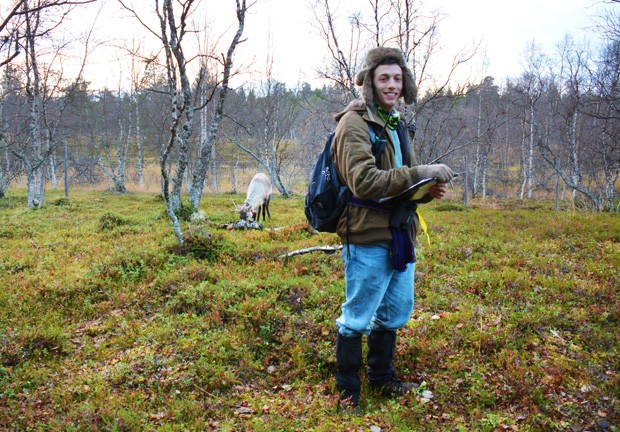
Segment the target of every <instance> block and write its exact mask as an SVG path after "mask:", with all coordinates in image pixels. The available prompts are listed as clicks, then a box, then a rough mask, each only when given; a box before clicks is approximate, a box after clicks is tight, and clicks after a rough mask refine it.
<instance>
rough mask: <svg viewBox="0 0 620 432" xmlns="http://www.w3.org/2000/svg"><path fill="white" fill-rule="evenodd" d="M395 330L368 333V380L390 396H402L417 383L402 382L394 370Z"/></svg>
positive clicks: (372, 385)
mask: <svg viewBox="0 0 620 432" xmlns="http://www.w3.org/2000/svg"><path fill="white" fill-rule="evenodd" d="M395 346H396V332H395V331H389V330H388V331H374V330H373V331H371V332H370V334H369V335H368V359H367V362H368V370H367V373H368V382H369V384H370V386H371V387H372V388H375V389H378V390H379V391H380V392H381V393H382V394H383V395H385V396H388V397H393V396H401V395H404V394H407V393H409V392H410V391H411V389H413V388H414V387H416V386H415V384H413V383H407V382H402V381H401V380H399V379H398V378H397V377H396V371H395V370H394V365H393V362H394V348H395Z"/></svg>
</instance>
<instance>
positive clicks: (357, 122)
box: [332, 100, 426, 244]
mask: <svg viewBox="0 0 620 432" xmlns="http://www.w3.org/2000/svg"><path fill="white" fill-rule="evenodd" d="M360 113H363V115H360ZM335 118H336V121H337V122H338V125H337V126H336V135H335V137H334V142H333V145H332V155H333V158H334V164H335V165H336V169H337V171H338V175H339V176H340V179H341V181H342V182H343V183H344V184H346V185H347V186H348V187H349V189H350V190H351V192H352V193H353V195H354V196H355V197H358V198H361V199H365V200H375V199H378V198H384V197H389V196H395V195H398V194H399V193H401V192H402V191H403V190H405V189H406V188H407V187H409V186H410V185H412V184H414V183H416V182H417V181H419V180H421V179H422V177H421V176H420V173H419V172H418V170H417V169H416V167H409V166H402V167H400V168H395V155H394V145H393V143H392V141H391V137H390V135H389V134H388V133H386V135H387V136H388V138H389V139H388V144H387V146H386V148H385V152H384V153H383V155H382V157H381V160H380V163H379V166H377V165H376V164H375V158H374V156H373V154H372V150H371V145H370V133H369V131H368V124H367V122H368V123H376V125H377V127H376V128H375V130H381V128H382V127H383V126H384V124H385V123H384V121H383V120H382V119H381V117H379V115H378V114H377V113H376V110H375V109H374V108H371V107H368V106H367V105H366V104H365V103H364V102H363V101H361V100H356V101H353V102H351V103H350V104H349V106H347V108H345V110H344V111H343V112H341V113H339V114H337V115H336V117H335ZM425 201H426V200H425ZM389 221H390V213H389V212H387V211H383V210H377V209H372V208H365V207H359V206H355V205H350V206H349V210H348V212H347V210H345V212H344V213H343V215H342V217H341V218H340V221H339V222H338V230H337V232H338V235H339V236H340V239H341V241H342V242H343V243H346V242H347V238H348V241H349V242H350V243H354V244H369V243H375V242H381V241H390V240H391V239H392V235H391V233H390V228H389V227H390V225H389ZM415 224H416V227H414V228H417V225H418V224H419V221H418V220H417V217H416V221H415ZM417 231H418V230H417V229H415V231H414V233H415V232H417ZM414 237H415V235H414Z"/></svg>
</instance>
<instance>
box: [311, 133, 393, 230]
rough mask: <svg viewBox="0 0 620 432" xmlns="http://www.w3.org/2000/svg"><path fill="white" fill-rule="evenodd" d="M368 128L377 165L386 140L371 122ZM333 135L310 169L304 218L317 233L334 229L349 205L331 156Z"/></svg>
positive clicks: (349, 195) (347, 191) (344, 187)
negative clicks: (377, 132)
mask: <svg viewBox="0 0 620 432" xmlns="http://www.w3.org/2000/svg"><path fill="white" fill-rule="evenodd" d="M368 130H369V131H370V142H371V143H372V154H373V155H374V156H375V160H376V162H377V164H378V163H379V161H380V159H381V155H382V154H383V151H384V150H385V146H386V143H387V140H386V139H385V138H379V137H378V136H377V135H376V134H375V131H374V130H373V128H372V126H371V125H370V124H369V125H368ZM334 135H335V132H331V133H330V134H329V136H328V137H327V141H326V142H325V147H324V148H323V150H322V151H321V153H320V154H319V157H318V159H317V161H316V162H315V164H314V167H313V168H312V174H311V175H310V181H309V183H308V193H307V194H306V202H305V205H304V212H305V214H306V219H308V222H309V223H310V225H311V226H312V228H314V229H315V230H317V231H318V232H329V233H335V232H336V228H337V226H338V221H339V220H340V216H341V215H342V213H343V212H344V209H345V208H346V207H347V205H348V204H349V199H350V197H351V193H350V191H349V188H348V187H347V186H345V185H343V184H342V183H341V182H340V178H338V173H337V172H336V166H335V165H334V160H333V158H332V143H333V141H334ZM382 135H383V134H382Z"/></svg>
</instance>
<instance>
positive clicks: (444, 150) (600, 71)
mask: <svg viewBox="0 0 620 432" xmlns="http://www.w3.org/2000/svg"><path fill="white" fill-rule="evenodd" d="M112 3H113V4H114V5H115V6H116V7H117V8H120V10H121V11H122V12H123V13H124V17H125V19H124V20H123V21H119V23H123V25H125V24H126V23H128V22H130V23H133V25H135V26H136V27H137V28H140V29H142V31H143V32H144V34H146V35H147V36H148V37H150V39H149V41H150V42H149V43H146V42H145V39H141V40H135V39H134V40H133V41H132V43H131V46H127V45H128V44H126V46H121V47H116V52H117V56H118V57H117V59H122V62H121V61H120V60H119V61H118V62H117V63H116V65H117V67H118V68H120V74H119V76H123V77H124V78H123V79H121V78H119V81H118V86H117V88H93V87H92V84H91V82H90V81H89V77H88V76H87V75H86V73H85V71H88V70H91V71H92V68H91V69H89V64H90V63H89V62H91V61H93V59H95V58H97V55H96V54H97V52H98V51H97V50H98V49H101V47H102V46H103V45H104V41H102V40H98V39H97V36H96V34H95V32H94V29H95V25H94V24H93V27H91V28H90V32H87V33H86V34H83V35H81V36H80V38H78V39H75V36H76V35H74V34H72V33H71V31H70V23H71V20H70V18H71V17H72V14H76V13H77V12H78V11H80V10H81V9H79V8H93V9H92V10H96V11H98V12H99V13H102V11H103V10H104V7H110V5H111V4H112ZM205 4H207V5H208V2H198V1H188V2H172V1H170V2H169V1H163V2H162V3H161V4H159V6H158V7H159V9H157V7H156V6H155V4H154V5H153V7H152V8H148V7H145V4H144V3H140V2H135V4H134V3H132V2H126V1H118V2H107V1H88V0H86V1H67V0H40V1H30V2H26V1H15V2H12V3H11V4H5V5H4V6H3V10H2V13H3V15H2V19H3V22H2V27H0V31H1V32H2V34H3V42H2V45H1V48H2V54H3V60H2V72H3V73H2V98H1V99H0V143H1V144H0V150H1V151H0V155H1V157H2V163H1V164H0V196H2V195H4V193H5V192H6V190H7V189H8V188H9V187H11V186H12V187H17V188H26V190H27V193H28V197H29V200H28V204H29V207H30V208H33V207H40V206H41V205H43V202H44V197H45V188H46V187H50V186H51V187H53V188H56V187H58V185H59V183H60V182H62V180H63V179H64V181H65V189H66V193H67V194H68V188H69V187H70V185H73V186H79V187H82V188H83V187H87V188H101V187H102V185H104V187H107V188H109V189H110V190H114V191H116V192H121V193H122V192H125V191H127V190H145V191H157V190H161V191H162V193H163V195H164V197H165V198H166V200H165V202H166V205H167V208H169V210H170V212H169V213H170V216H171V219H172V223H173V226H174V227H175V232H177V235H178V237H179V239H182V234H181V232H180V229H179V225H178V221H175V217H174V212H175V211H178V209H179V208H180V206H181V204H182V203H181V194H182V193H185V192H188V194H189V200H190V203H191V205H192V206H193V207H194V208H198V207H199V204H200V199H201V196H202V193H203V192H223V191H224V192H236V191H238V190H244V188H245V187H246V185H247V182H248V180H249V178H251V176H252V175H253V173H255V172H256V171H264V172H266V173H267V174H269V175H270V177H271V179H272V182H273V184H274V186H275V188H276V189H277V191H278V192H279V193H280V194H281V195H282V196H284V197H288V196H289V195H290V194H291V193H302V192H303V191H304V189H305V187H306V181H307V178H308V174H309V171H310V169H311V168H312V163H313V161H314V160H315V156H316V155H317V153H318V151H319V150H320V148H321V147H322V144H323V142H324V138H325V137H326V135H327V132H328V131H329V130H331V129H333V127H334V122H333V120H332V115H333V114H334V113H336V112H338V111H339V110H341V109H342V108H343V107H344V106H345V105H346V104H347V103H348V102H349V101H350V100H351V99H352V98H355V97H357V96H359V95H358V89H357V88H356V87H355V85H354V83H353V78H354V75H355V72H356V71H357V70H359V68H360V66H361V64H360V63H361V62H362V61H363V56H364V53H365V52H366V50H367V49H368V48H369V47H372V46H377V45H384V44H386V45H392V46H398V47H400V48H402V49H403V52H404V53H405V57H406V60H407V62H408V64H409V65H410V67H411V68H412V70H414V73H415V77H416V80H417V82H418V85H419V88H420V90H421V91H420V94H419V97H418V99H417V101H416V102H415V103H414V104H412V105H410V106H402V107H400V110H401V114H402V117H403V119H404V120H405V122H406V123H407V124H408V125H412V126H415V128H416V134H415V139H414V140H413V144H412V145H413V150H414V153H415V155H416V159H417V161H418V163H433V162H443V163H448V164H449V165H451V166H453V167H454V169H455V171H457V172H460V173H461V179H462V180H461V181H463V182H464V184H463V188H464V190H466V191H467V192H468V194H470V195H471V196H473V197H478V196H479V197H488V196H494V197H497V198H500V199H502V198H515V197H516V198H520V199H523V198H535V197H540V198H542V197H545V198H546V197H555V199H556V201H558V202H559V200H561V199H569V200H576V202H578V204H580V205H584V206H587V207H590V208H593V209H595V210H605V209H606V210H615V209H616V204H617V203H616V202H615V198H616V196H617V191H616V183H617V179H618V175H619V168H618V167H619V160H620V156H619V154H620V149H619V144H618V135H619V133H620V132H619V130H620V128H619V124H620V122H619V121H618V119H619V117H620V116H619V114H618V103H617V101H618V93H619V92H618V81H619V79H618V76H619V73H618V72H619V70H620V54H619V51H620V49H619V43H620V42H619V39H620V38H619V34H620V24H619V21H620V20H619V19H618V15H619V14H618V8H619V7H620V4H619V3H618V2H617V1H607V2H597V3H593V6H594V5H597V6H599V7H601V9H596V10H597V11H599V15H598V16H593V17H592V25H591V32H590V34H591V35H592V38H593V39H594V38H596V43H594V42H593V41H588V40H579V41H578V40H575V39H574V38H573V37H571V35H570V34H567V35H566V36H565V37H564V39H562V40H560V41H558V42H557V46H556V49H555V51H554V52H543V50H542V48H541V47H540V46H539V45H537V43H536V41H535V40H532V41H531V43H529V44H528V46H526V47H524V48H523V49H524V62H523V70H521V71H515V73H514V77H507V78H505V81H503V82H502V85H501V87H500V86H499V85H497V84H496V82H495V81H496V80H495V79H494V77H492V76H483V77H482V78H481V79H479V80H477V81H473V80H471V79H469V78H464V77H463V76H464V75H463V71H469V73H467V74H465V77H468V76H476V74H474V75H470V74H471V68H472V65H473V64H477V63H476V60H478V59H479V57H480V56H481V55H482V54H483V53H482V52H481V50H480V46H479V45H473V46H471V47H470V48H467V49H465V48H464V49H463V50H462V51H459V52H458V54H456V55H454V57H452V58H451V59H450V60H449V61H448V62H447V64H448V65H449V66H448V67H442V68H441V73H440V74H437V73H436V72H431V71H435V70H436V65H437V64H438V63H439V62H441V64H442V65H445V64H446V57H445V55H444V54H442V53H440V52H439V49H438V48H437V47H438V42H439V37H440V33H439V28H440V25H441V18H442V15H441V14H440V12H437V11H432V10H430V9H428V8H426V7H425V6H424V5H423V4H422V3H419V2H416V1H413V0H406V1H392V0H390V1H387V0H386V1H369V2H367V3H365V4H363V5H359V10H358V11H356V12H352V13H351V14H350V15H348V16H347V19H346V20H343V19H342V17H341V16H339V15H338V14H337V12H334V11H335V10H339V9H338V3H336V4H335V5H334V2H333V1H328V0H323V1H315V2H313V3H312V4H308V5H310V6H313V11H314V17H315V21H314V22H313V24H314V29H315V30H316V32H317V33H318V35H319V36H320V38H321V40H322V41H323V46H322V49H323V50H325V53H326V57H325V58H326V63H325V64H323V65H317V67H316V76H317V77H318V79H321V80H322V83H323V84H322V86H320V87H313V86H311V85H310V84H308V83H299V84H298V85H297V86H295V87H291V86H290V85H288V84H286V83H284V82H280V81H278V80H277V79H276V77H275V75H274V71H273V67H274V63H273V57H272V54H269V53H267V54H266V55H267V58H266V59H265V61H264V63H263V64H264V65H265V70H264V71H263V72H262V73H261V74H260V75H259V76H260V79H258V81H256V80H254V81H252V82H251V83H247V82H244V76H245V77H247V76H248V75H247V74H248V73H249V71H250V70H251V68H250V67H249V66H248V65H247V64H243V62H242V61H241V60H238V59H240V58H242V56H241V54H239V52H240V50H241V49H242V48H243V44H244V43H245V42H246V40H245V39H244V31H246V28H247V27H248V26H251V25H253V22H252V21H251V18H255V17H252V15H250V12H251V10H252V7H256V4H255V3H252V2H249V3H246V1H237V2H236V3H234V2H232V1H231V2H230V5H229V6H230V10H226V11H223V10H222V9H223V6H221V7H220V8H218V9H217V13H216V14H215V15H213V14H212V15H211V16H210V18H209V19H207V18H204V17H205V16H209V15H208V14H207V12H205V10H204V9H201V7H203V8H204V5H205ZM97 8H99V9H97ZM207 11H209V9H207ZM233 13H234V14H233ZM203 14H204V15H203ZM95 16H96V14H95ZM214 17H230V20H231V21H230V22H226V23H225V27H226V30H225V31H224V30H222V32H221V33H215V32H216V29H220V28H222V23H221V22H219V21H218V20H217V19H214ZM94 22H96V21H94ZM216 22H217V23H218V25H215V24H214V23H216ZM77 48H79V50H78V49H77ZM109 48H110V47H109V45H108V46H107V49H109ZM76 52H80V53H81V54H80V55H76ZM76 64H77V65H79V67H76V66H75V65H76ZM482 71H483V70H481V71H478V73H477V75H478V76H480V72H482ZM108 73H109V74H117V72H116V71H115V72H111V71H110V70H109V68H108ZM244 74H245V75H244ZM253 76H254V77H255V76H256V75H253Z"/></svg>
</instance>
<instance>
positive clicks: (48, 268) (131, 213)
mask: <svg viewBox="0 0 620 432" xmlns="http://www.w3.org/2000/svg"><path fill="white" fill-rule="evenodd" d="M461 192H462V191H459V190H458V189H456V190H454V192H452V194H453V195H452V198H451V199H448V200H447V201H444V202H440V203H433V204H430V205H427V206H425V207H424V209H423V214H424V217H425V219H426V221H427V222H428V225H429V229H430V241H431V242H430V244H428V243H427V242H426V240H424V241H422V242H421V244H420V246H419V260H418V263H417V266H416V279H417V280H416V307H415V311H414V313H413V316H412V319H411V321H410V322H409V324H408V325H407V326H406V328H405V329H404V330H403V331H402V337H401V338H400V339H399V344H398V351H399V353H398V356H397V358H398V364H397V367H398V369H399V370H400V372H401V373H402V375H403V377H404V378H405V379H408V380H412V381H416V382H419V383H422V387H421V389H420V391H419V392H417V393H414V394H411V395H409V396H407V397H404V398H402V399H399V400H395V401H394V400H388V399H385V398H383V397H381V396H379V395H372V394H370V393H369V391H368V389H367V388H365V389H364V391H365V395H367V397H365V398H364V400H363V408H364V414H363V416H360V417H350V418H348V417H342V416H340V415H338V414H337V413H336V403H337V395H336V393H335V389H334V384H333V378H332V376H333V372H334V339H335V328H334V319H335V318H336V316H337V314H338V307H339V304H340V303H341V301H342V300H343V290H344V286H343V279H342V272H343V269H342V263H341V261H340V258H339V256H338V255H337V254H336V255H329V254H322V253H309V254H303V255H296V256H294V257H291V258H289V259H284V258H281V255H283V254H284V253H286V252H288V251H291V250H297V249H303V248H306V247H310V246H315V245H317V244H332V243H335V242H336V241H337V239H336V237H335V236H334V235H333V234H316V233H313V232H312V231H311V230H310V229H309V228H308V225H307V224H306V222H305V218H304V214H303V197H302V196H300V195H293V196H292V197H291V198H290V199H283V198H281V197H277V198H276V199H275V200H274V201H273V202H272V207H273V210H274V211H273V219H272V220H270V221H267V222H266V225H265V229H263V230H262V231H258V230H252V231H238V230H231V231H229V230H223V229H218V226H220V225H221V224H222V223H226V222H228V221H230V220H234V219H235V218H236V217H237V215H236V212H235V211H234V209H233V208H232V206H231V205H230V199H231V195H229V194H210V195H207V196H205V197H204V199H203V200H202V201H201V209H200V210H202V211H204V213H205V214H208V215H209V217H208V220H199V219H198V220H197V219H191V218H189V217H185V216H183V215H181V216H180V219H181V221H182V222H181V223H182V228H183V230H184V231H185V232H186V233H188V234H187V235H188V238H192V237H191V232H193V231H197V230H200V229H203V230H206V231H208V232H209V235H208V236H196V237H195V238H194V240H195V241H185V242H184V243H183V244H180V243H179V242H178V241H177V239H176V237H175V235H174V233H173V232H172V230H170V229H169V221H168V218H167V215H166V212H165V210H164V207H163V206H162V197H161V195H160V194H155V193H129V194H121V195H118V194H113V193H110V192H101V191H78V190H76V191H74V192H73V193H72V195H71V197H70V198H66V197H65V196H64V195H63V194H62V193H60V192H58V191H50V192H49V193H48V199H47V200H46V203H45V205H43V206H42V207H41V208H40V209H38V210H34V211H30V210H26V207H27V195H26V191H25V190H21V191H20V190H9V191H8V193H7V195H6V196H5V197H4V198H3V199H2V200H0V241H1V242H2V248H0V430H7V431H9V430H10V431H14V430H76V431H77V430H118V431H120V430H131V431H140V430H155V429H162V430H223V431H238V430H255V431H273V430H317V431H334V430H338V431H340V430H351V431H353V430H355V431H358V430H369V428H371V427H374V429H373V430H379V429H377V428H380V430H382V431H388V430H437V431H444V430H462V431H473V430H476V431H504V430H519V431H541V430H578V431H586V430H589V431H593V430H599V429H603V430H618V427H619V426H620V416H619V412H620V403H619V400H618V388H619V385H620V382H619V376H618V374H619V371H620V361H619V359H620V355H619V353H618V348H619V347H618V326H619V324H620V302H619V301H618V299H619V298H620V295H619V294H620V293H619V284H618V268H620V248H619V246H618V245H619V243H620V223H619V220H618V216H617V214H614V213H609V212H591V211H583V210H579V209H576V208H575V207H566V208H562V210H564V211H561V212H558V211H554V210H553V206H554V203H553V202H550V201H533V200H518V201H516V200H513V201H497V200H493V199H487V200H481V199H479V198H478V199H473V200H472V201H471V202H470V205H469V206H467V207H465V206H463V205H461V204H460V199H455V198H454V197H455V196H457V195H459V194H460V193H461ZM232 197H233V198H234V199H237V200H241V199H243V197H242V196H241V195H236V196H235V195H233V196H232ZM186 216H189V215H186ZM272 228H274V229H272ZM275 228H279V229H277V230H276V229H275ZM423 390H426V391H427V392H426V393H423ZM429 392H430V393H429ZM431 394H432V397H428V396H430V395H431ZM423 396H427V397H423Z"/></svg>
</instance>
